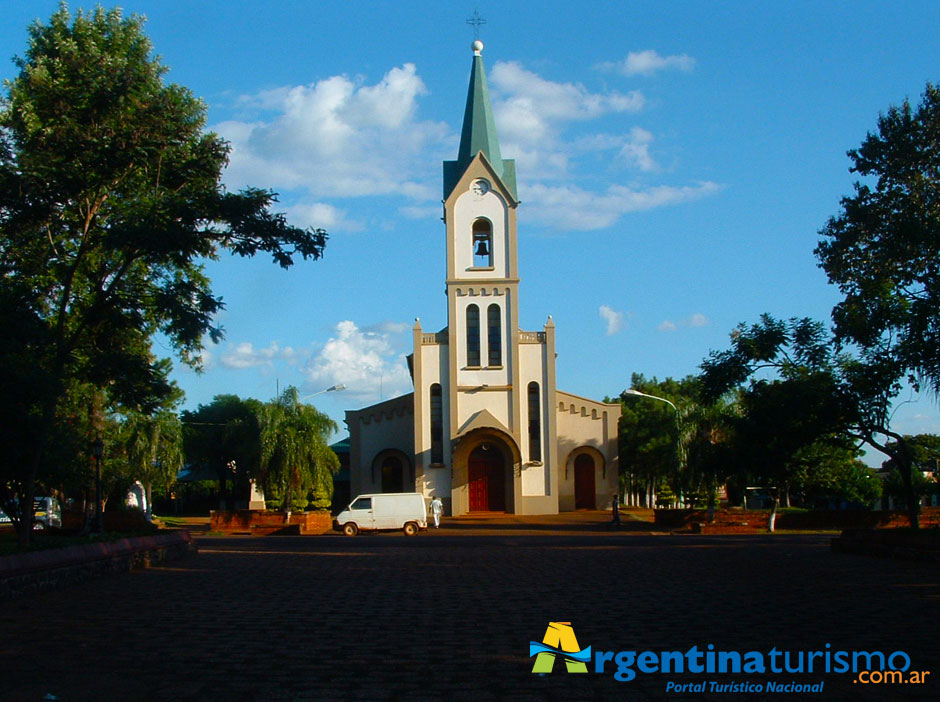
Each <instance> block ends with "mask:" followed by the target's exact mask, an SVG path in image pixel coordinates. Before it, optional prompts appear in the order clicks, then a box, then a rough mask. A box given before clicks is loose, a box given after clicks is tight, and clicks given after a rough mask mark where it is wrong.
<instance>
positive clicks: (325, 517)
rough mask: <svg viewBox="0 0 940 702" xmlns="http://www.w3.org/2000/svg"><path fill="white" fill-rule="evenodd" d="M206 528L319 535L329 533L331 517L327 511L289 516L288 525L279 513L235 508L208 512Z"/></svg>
mask: <svg viewBox="0 0 940 702" xmlns="http://www.w3.org/2000/svg"><path fill="white" fill-rule="evenodd" d="M209 529H210V530H211V531H219V532H222V533H223V534H253V535H255V536H268V535H271V534H323V533H325V532H328V531H332V530H333V517H332V516H331V515H330V513H329V512H299V513H292V514H291V516H290V522H288V523H286V524H285V523H284V513H283V512H270V511H262V510H257V509H239V510H235V511H229V512H219V511H215V510H213V511H212V512H209Z"/></svg>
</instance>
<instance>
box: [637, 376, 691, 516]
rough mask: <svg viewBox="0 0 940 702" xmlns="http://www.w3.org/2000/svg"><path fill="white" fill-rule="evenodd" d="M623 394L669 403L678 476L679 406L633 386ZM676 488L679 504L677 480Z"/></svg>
mask: <svg viewBox="0 0 940 702" xmlns="http://www.w3.org/2000/svg"><path fill="white" fill-rule="evenodd" d="M623 394H624V395H634V396H636V397H648V398H649V399H651V400H659V401H660V402H665V403H666V404H667V405H669V406H670V407H672V409H673V411H674V412H675V413H676V474H677V475H676V477H677V478H678V472H679V431H680V425H679V408H678V407H676V406H675V405H674V404H673V403H672V402H671V401H669V400H667V399H666V398H665V397H659V396H657V395H649V394H647V393H645V392H640V391H639V390H636V389H634V388H629V389H627V390H624V391H623ZM676 490H677V491H678V494H677V495H676V503H677V504H680V503H681V502H682V488H681V487H680V486H679V484H678V480H677V481H676Z"/></svg>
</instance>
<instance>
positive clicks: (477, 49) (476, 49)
mask: <svg viewBox="0 0 940 702" xmlns="http://www.w3.org/2000/svg"><path fill="white" fill-rule="evenodd" d="M470 48H471V49H473V55H474V56H480V54H481V52H482V51H483V42H482V41H480V40H479V39H477V40H475V41H474V42H473V43H472V44H471V45H470Z"/></svg>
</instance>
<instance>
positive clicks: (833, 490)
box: [791, 437, 882, 506]
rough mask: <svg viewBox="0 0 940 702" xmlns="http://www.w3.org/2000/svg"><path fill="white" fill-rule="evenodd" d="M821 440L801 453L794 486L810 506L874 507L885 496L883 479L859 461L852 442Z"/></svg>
mask: <svg viewBox="0 0 940 702" xmlns="http://www.w3.org/2000/svg"><path fill="white" fill-rule="evenodd" d="M833 439H836V440H829V441H820V442H816V443H814V444H812V445H811V446H808V447H806V448H804V449H802V450H801V451H799V452H798V453H797V455H796V457H795V459H794V462H793V469H792V473H791V480H792V483H793V486H794V488H795V489H796V490H798V491H799V492H800V493H802V495H803V501H804V502H806V503H809V504H813V503H817V502H822V501H824V502H826V503H830V502H831V501H832V500H833V499H837V500H839V501H840V502H841V501H843V500H844V501H846V502H849V503H855V504H860V505H866V506H871V504H872V503H873V502H874V501H875V500H877V499H878V498H879V497H881V492H882V489H881V487H882V486H881V479H880V478H879V477H878V475H877V474H876V473H875V471H874V470H872V469H871V468H869V467H868V466H866V465H865V464H864V463H862V462H861V461H860V460H859V459H858V456H859V453H860V452H859V450H858V449H857V448H856V447H855V446H853V445H851V444H850V443H842V442H840V441H838V440H837V438H836V437H833Z"/></svg>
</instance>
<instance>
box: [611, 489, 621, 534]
mask: <svg viewBox="0 0 940 702" xmlns="http://www.w3.org/2000/svg"><path fill="white" fill-rule="evenodd" d="M611 504H612V507H611V512H612V515H611V518H610V525H611V526H612V527H613V528H615V529H619V528H620V495H618V494H617V493H614V499H613V501H612V503H611Z"/></svg>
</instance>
